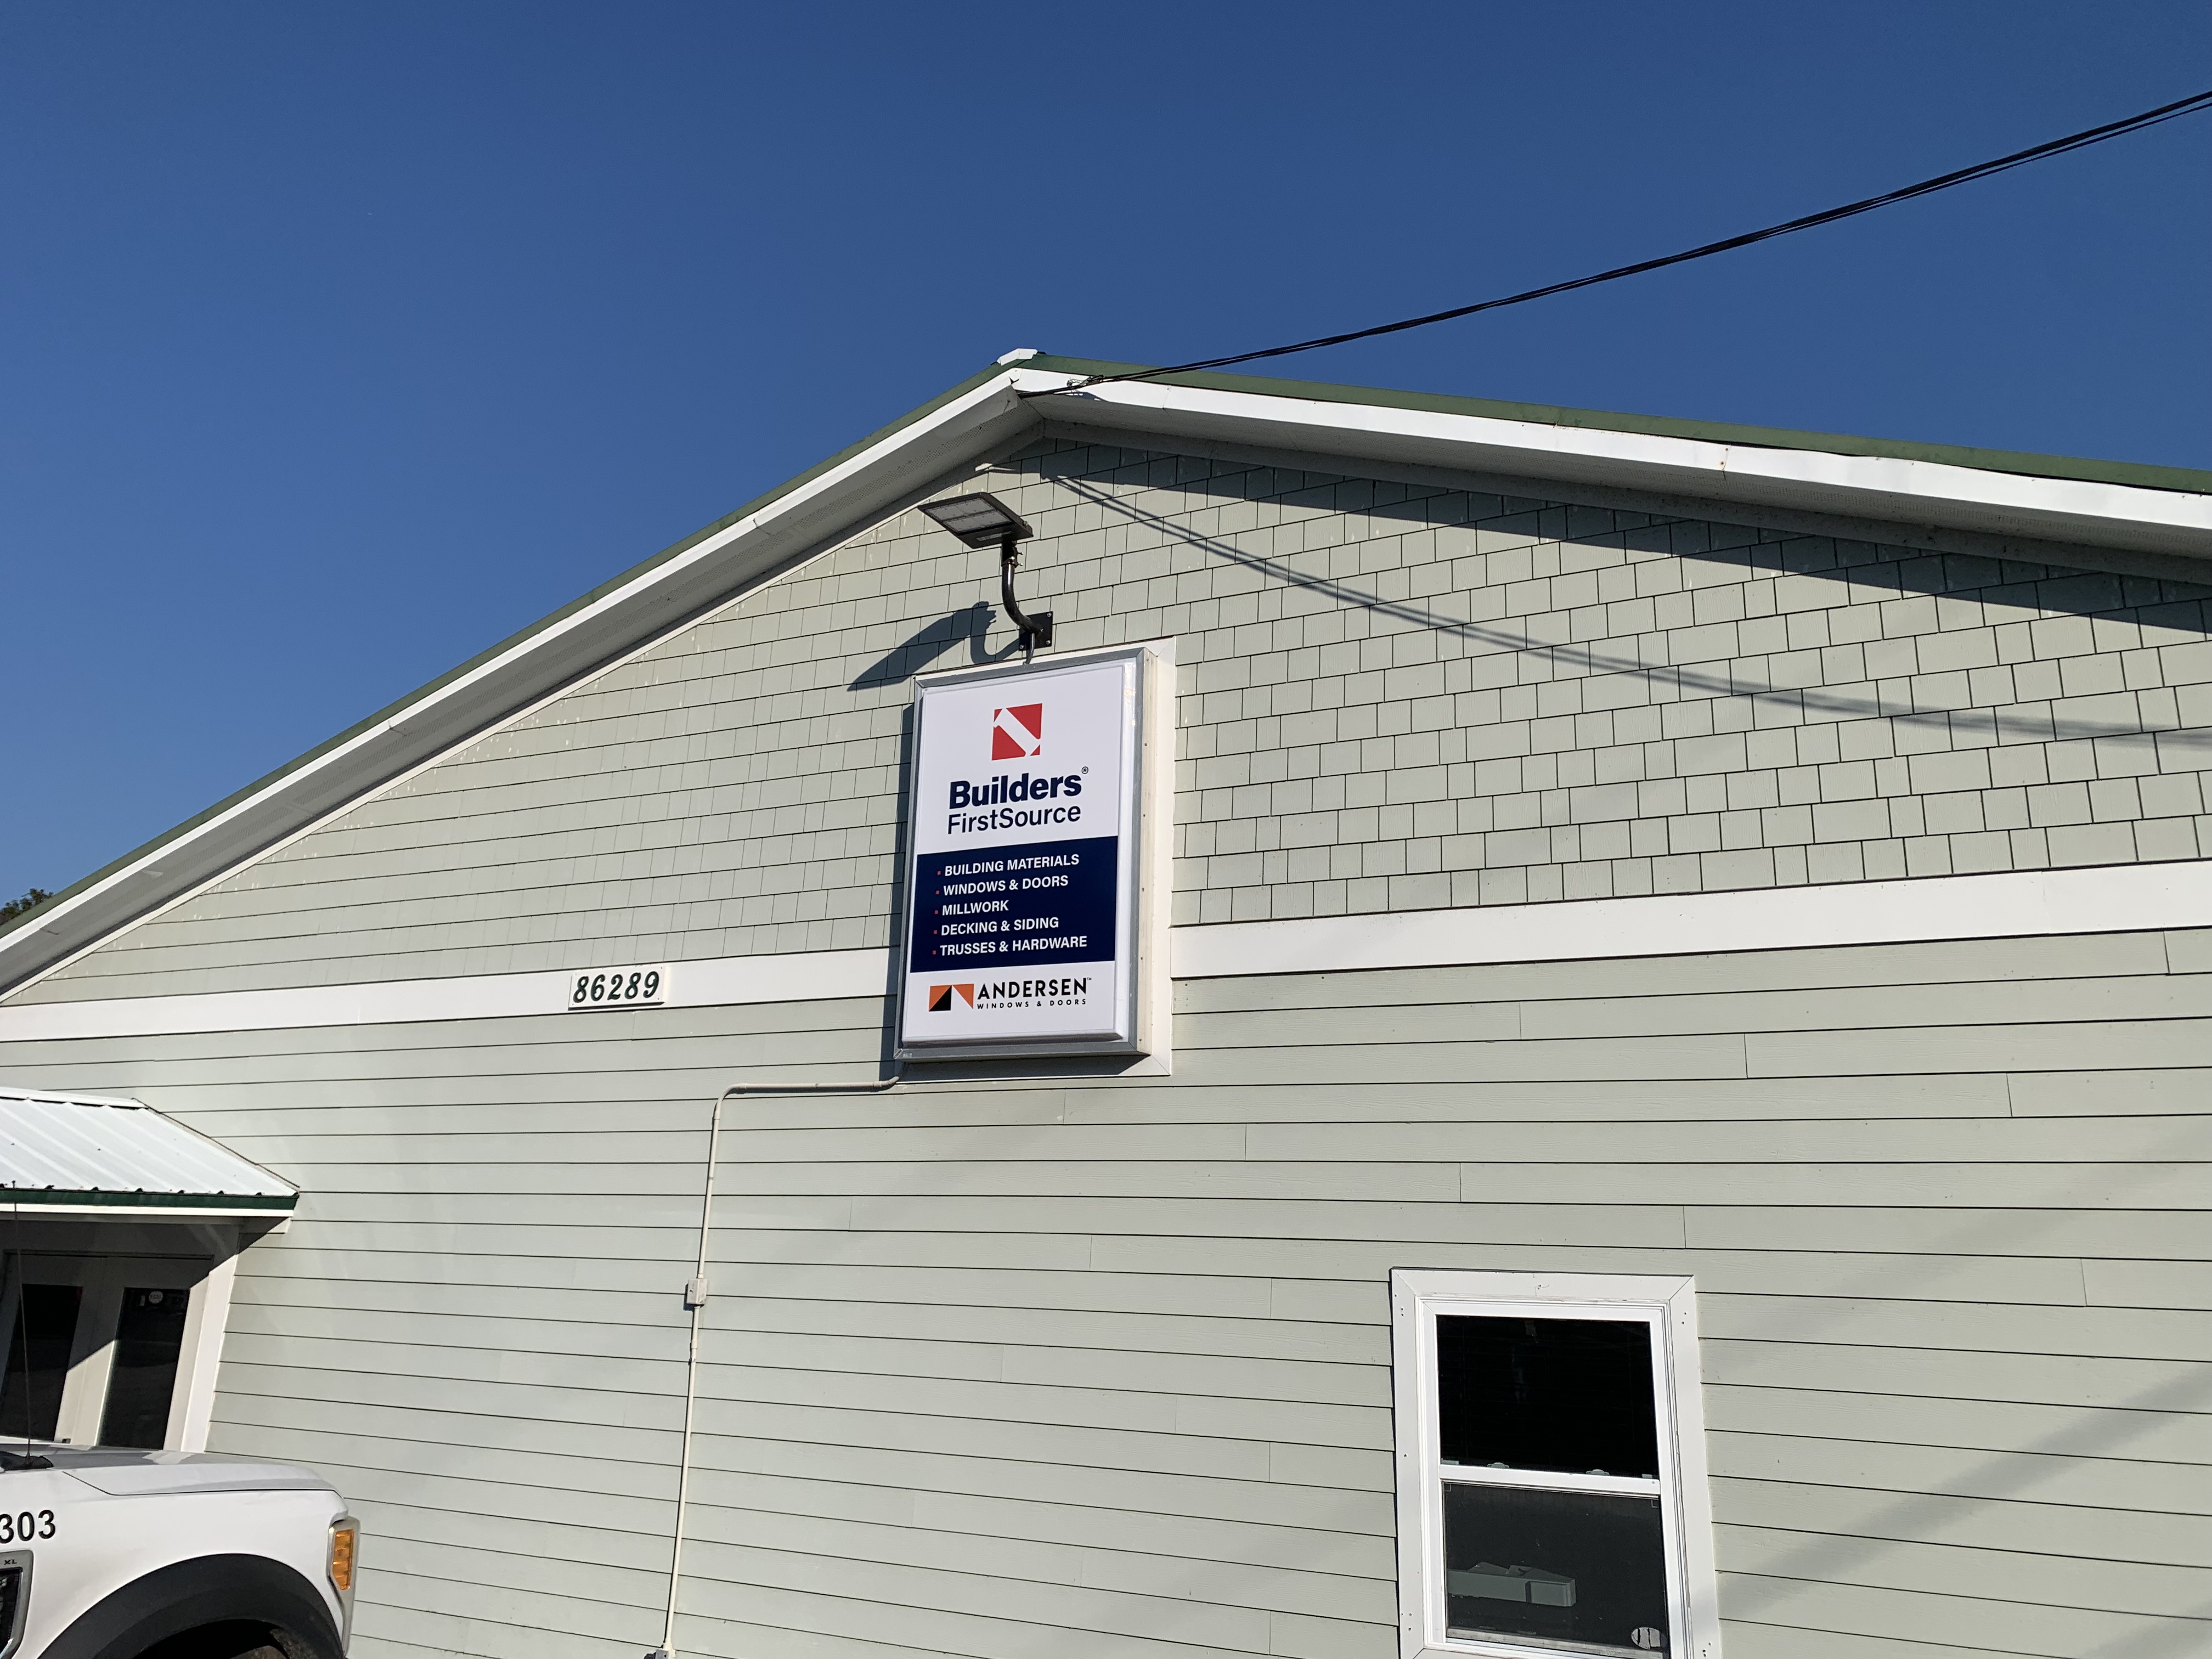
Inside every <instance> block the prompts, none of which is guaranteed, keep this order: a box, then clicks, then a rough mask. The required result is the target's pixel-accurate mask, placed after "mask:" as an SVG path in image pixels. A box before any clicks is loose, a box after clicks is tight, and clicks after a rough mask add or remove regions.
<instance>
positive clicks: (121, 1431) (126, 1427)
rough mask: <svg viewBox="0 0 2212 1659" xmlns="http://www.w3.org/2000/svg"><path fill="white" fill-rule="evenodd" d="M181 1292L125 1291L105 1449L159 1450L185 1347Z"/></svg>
mask: <svg viewBox="0 0 2212 1659" xmlns="http://www.w3.org/2000/svg"><path fill="white" fill-rule="evenodd" d="M185 1299H186V1297H185V1292H184V1291H151V1290H149V1291H141V1290H126V1291H124V1292H123V1317H122V1319H121V1320H120V1321H119V1322H118V1323H117V1325H116V1328H115V1366H114V1369H113V1370H111V1371H109V1372H108V1374H107V1409H106V1411H105V1412H103V1413H101V1414H100V1444H101V1445H103V1446H143V1447H145V1448H147V1449H149V1450H152V1451H158V1450H160V1449H161V1442H162V1441H163V1440H165V1439H167V1437H168V1433H169V1395H170V1394H171V1393H172V1392H173V1390H174V1389H175V1388H176V1386H177V1359H178V1357H179V1355H180V1354H182V1353H183V1352H184V1347H185Z"/></svg>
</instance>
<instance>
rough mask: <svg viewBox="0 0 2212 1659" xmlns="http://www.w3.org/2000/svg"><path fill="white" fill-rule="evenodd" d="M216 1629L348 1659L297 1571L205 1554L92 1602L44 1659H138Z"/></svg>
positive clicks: (323, 1607)
mask: <svg viewBox="0 0 2212 1659" xmlns="http://www.w3.org/2000/svg"><path fill="white" fill-rule="evenodd" d="M33 1593H34V1594H35V1590H34V1591H33ZM211 1625H259V1626H266V1627H267V1628H268V1629H270V1631H272V1632H277V1633H278V1634H279V1637H280V1639H279V1641H278V1642H277V1644H276V1645H278V1646H279V1647H281V1648H282V1649H283V1650H284V1651H285V1652H287V1653H295V1652H296V1653H297V1654H298V1655H299V1656H300V1659H343V1655H344V1652H345V1650H344V1647H343V1644H342V1643H341V1641H340V1639H339V1636H338V1630H337V1625H336V1624H335V1623H333V1622H332V1620H331V1611H330V1607H329V1605H328V1604H327V1603H326V1602H325V1601H324V1600H323V1597H322V1595H321V1593H320V1592H319V1591H318V1590H317V1589H316V1588H315V1587H314V1586H313V1584H311V1583H308V1582H307V1580H306V1579H305V1578H303V1577H301V1576H300V1574H299V1573H298V1572H296V1571H294V1570H293V1569H292V1568H290V1567H288V1566H286V1565H284V1564H283V1562H281V1561H271V1560H270V1559H268V1558H267V1557H266V1556H260V1555H203V1556H199V1557H197V1558H196V1559H192V1560H190V1561H173V1562H171V1563H170V1564H169V1565H167V1566H166V1567H161V1568H157V1569H156V1570H155V1571H152V1572H149V1573H148V1574H147V1575H146V1576H145V1577H143V1578H139V1579H135V1580H133V1581H132V1582H131V1583H128V1584H125V1585H124V1586H123V1588H122V1589H118V1590H115V1591H113V1592H112V1593H111V1594H110V1595H106V1596H105V1597H103V1598H102V1599H101V1600H100V1601H95V1602H94V1603H93V1605H92V1606H90V1607H87V1608H86V1609H85V1610H84V1612H83V1613H82V1614H81V1615H79V1617H78V1618H77V1620H76V1622H75V1623H73V1624H71V1625H70V1627H69V1628H68V1629H67V1630H65V1631H64V1632H62V1633H61V1634H60V1635H59V1636H57V1637H56V1638H54V1639H53V1641H52V1643H50V1644H48V1645H47V1647H46V1651H45V1652H44V1653H43V1654H41V1655H40V1656H39V1659H138V1656H139V1655H140V1654H142V1653H143V1652H144V1651H145V1650H147V1649H148V1648H150V1647H152V1646H153V1645H154V1644H155V1643H156V1642H161V1641H166V1640H167V1639H168V1638H170V1637H173V1636H178V1635H181V1634H182V1633H184V1632H186V1631H193V1630H199V1629H202V1628H204V1627H205V1626H211Z"/></svg>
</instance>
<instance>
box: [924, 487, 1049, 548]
mask: <svg viewBox="0 0 2212 1659" xmlns="http://www.w3.org/2000/svg"><path fill="white" fill-rule="evenodd" d="M921 510H922V511H923V512H925V513H927V514H929V516H930V517H931V518H933V519H934V520H937V522H938V523H939V524H940V525H942V526H945V528H946V529H947V530H949V531H951V532H952V533H953V534H954V535H956V536H957V537H959V538H960V539H961V540H962V541H963V542H965V543H967V544H968V545H969V546H970V547H1001V546H1004V545H1005V544H1006V543H1007V542H1009V541H1017V542H1019V541H1027V540H1028V539H1029V538H1030V537H1031V536H1034V535H1035V534H1036V532H1035V531H1034V530H1031V529H1030V527H1029V526H1028V525H1027V524H1025V523H1024V522H1023V520H1022V515H1021V514H1020V513H1017V512H1015V511H1014V509H1013V508H1012V507H1008V506H1007V505H1006V503H1005V502H1004V501H1000V499H999V498H998V497H997V496H996V495H985V494H983V493H982V492H981V491H978V492H977V493H976V494H975V495H955V496H954V497H953V498H952V499H951V501H925V502H923V503H922V508H921Z"/></svg>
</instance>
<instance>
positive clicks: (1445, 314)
mask: <svg viewBox="0 0 2212 1659" xmlns="http://www.w3.org/2000/svg"><path fill="white" fill-rule="evenodd" d="M2208 105H2212V91H2205V92H2200V93H2198V94H2196V95H2195V96H2194V97H2190V98H2182V99H2178V100H2175V101H2174V102H2172V103H2171V104H2160V106H2158V107H2157V108H2156V109H2147V110H2144V111H2143V112H2142V113H2141V114H2138V115H2130V116H2129V117H2128V118H2126V119H2125V120H2121V121H2108V122H2106V124H2105V125H2103V126H2100V127H2091V128H2089V129H2088V130H2087V131H2083V132H2076V133H2074V134H2071V135H2070V136H2069V137H2064V138H2053V139H2051V141H2050V142H2049V143H2042V144H2037V145H2035V146H2034V147H2033V149H2022V150H2015V151H2014V152H2013V153H2012V154H2011V155H2000V156H1998V157H1997V158H1996V160H1995V161H1979V162H1977V163H1975V165H1973V166H1972V167H1960V169H1959V170H1958V171H1957V172H1956V173H1939V174H1938V175H1937V176H1936V177H1935V178H1933V179H1922V180H1921V181H1920V182H1919V183H1918V184H1917V185H1905V187H1904V188H1903V189H1902V190H1893V191H1886V192H1884V193H1883V194H1881V195H1880V196H1869V197H1867V198H1866V199H1865V200H1864V201H1860V202H1850V203H1846V204H1844V206H1842V207H1832V208H1830V209H1828V210H1826V212H1822V213H1808V214H1807V215H1806V216H1804V217H1803V218H1802V219H1791V220H1790V221H1788V222H1786V223H1784V224H1778V225H1769V226H1768V227H1767V228H1765V229H1764V230H1753V231H1747V232H1745V233H1744V234H1742V235H1741V236H1730V237H1729V238H1727V239H1726V240H1723V241H1718V242H1707V243H1706V244H1705V246H1702V247H1693V248H1686V249H1684V250H1683V251H1682V252H1680V253H1669V254H1667V255H1666V256H1664V257H1663V258H1657V259H1639V260H1638V261H1637V263H1636V264H1632V265H1616V266H1614V267H1613V269H1612V270H1601V271H1599V272H1598V273H1597V274H1596V275H1595V276H1577V277H1576V278H1574V279H1573V280H1572V281H1571V282H1565V283H1547V284H1546V285H1545V286H1544V287H1542V288H1532V289H1526V290H1524V291H1523V292H1522V293H1519V294H1508V295H1505V296H1504V298H1502V299H1497V300H1483V301H1478V302H1477V303H1476V304H1474V305H1471V306H1455V307H1453V308H1452V309H1451V310H1449V311H1432V312H1431V313H1429V314H1428V315H1427V316H1425V317H1408V318H1407V319H1405V320H1404V321H1402V322H1396V323H1378V324H1377V325H1375V326H1374V327H1373V328H1356V329H1354V330H1352V331H1351V332H1350V333H1349V334H1325V335H1323V336H1322V337H1321V338H1319V339H1317V340H1301V341H1299V342H1298V343H1297V344H1296V345H1279V346H1268V347H1266V348H1265V349H1261V350H1259V351H1240V352H1237V354H1236V355H1235V356H1228V357H1206V358H1203V359H1201V360H1200V361H1199V362H1194V363H1176V364H1173V365H1172V366H1170V367H1169V368H1139V369H1132V370H1131V371H1130V372H1129V373H1127V374H1093V375H1091V377H1090V378H1089V379H1088V380H1078V381H1076V382H1075V383H1074V385H1073V386H1068V387H1066V388H1065V389H1066V390H1067V391H1071V392H1073V391H1078V390H1080V389H1081V388H1082V387H1084V386H1103V385H1105V384H1107V383H1109V382H1111V381H1115V380H1154V379H1157V378H1158V376H1160V375H1163V374H1188V373H1190V372H1191V371H1193V370H1195V369H1201V368H1228V367H1229V366H1230V365H1231V363H1249V362H1255V361H1256V360H1258V359H1259V358H1261V357H1287V356H1290V355H1291V353H1292V352H1294V351H1314V350H1317V349H1319V348H1321V347H1322V346H1333V345H1343V344H1345V343H1346V342H1348V341H1352V340H1371V339H1373V338H1374V337H1376V335H1378V334H1401V333H1403V332H1404V331H1406V330H1407V329H1409V328H1426V327H1427V326H1428V325H1430V324H1431V323H1448V322H1449V321H1451V320H1452V319H1454V318H1455V317H1472V316H1474V313H1476V312H1478V311H1496V310H1498V308H1499V307H1503V306H1517V305H1521V304H1523V303H1525V302H1526V301H1530V300H1541V299H1545V298H1547V297H1548V296H1549V295H1554V294H1565V293H1568V292H1570V291H1571V290H1572V289H1578V288H1593V287H1595V285H1596V284H1598V283H1612V282H1618V281H1619V280H1620V278H1622V277H1623V276H1641V275H1642V274H1643V273H1644V272H1645V271H1647V270H1663V269H1665V268H1666V267H1667V266H1668V265H1679V264H1685V263H1686V262H1687V261H1689V260H1692V259H1702V258H1705V257H1706V256H1707V255H1708V254H1713V253H1726V252H1729V250H1730V249H1731V248H1739V247H1749V246H1751V245H1752V244H1753V243H1754V242H1765V241H1771V240H1773V239H1774V238H1775V237H1777V236H1787V235H1789V234H1790V233H1791V232H1792V231H1798V230H1810V229H1812V228H1814V226H1815V225H1832V224H1834V223H1835V222H1837V221H1838V219H1850V218H1853V217H1855V216H1857V215H1859V214H1862V213H1871V212H1873V211H1874V210H1875V209H1876V208H1883V207H1887V206H1889V205H1890V204H1891V203H1893V202H1909V201H1911V199H1912V198H1913V197H1916V196H1931V195H1933V194H1935V192H1936V191H1939V190H1948V189H1950V188H1951V186H1952V185H1967V184H1972V183H1973V181H1974V180H1976V179H1987V178H1990V177H1992V176H1994V175H1995V174H1997V173H2008V172H2010V171H2011V170H2012V169H2013V168H2014V167H2026V166H2027V164H2028V163H2029V162H2030V161H2042V160H2044V159H2045V157H2047V156H2052V155H2065V154H2066V153H2067V151H2069V150H2075V149H2087V147H2088V146H2089V145H2091V144H2100V143H2103V142H2104V141H2105V140H2106V139H2107V138H2118V137H2120V136H2121V135H2122V134H2124V133H2130V132H2140V131H2142V130H2143V129H2144V128H2145V127H2154V126H2156V125H2159V124H2160V122H2164V121H2171V120H2172V119H2174V118H2176V117H2178V116H2183V115H2189V114H2193V113H2194V112H2197V111H2198V110H2201V109H2203V108H2205V107H2206V106H2208ZM1029 395H1030V396H1050V395H1052V394H1050V393H1030V394H1029Z"/></svg>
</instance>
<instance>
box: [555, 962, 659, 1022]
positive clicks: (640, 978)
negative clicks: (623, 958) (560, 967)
mask: <svg viewBox="0 0 2212 1659" xmlns="http://www.w3.org/2000/svg"><path fill="white" fill-rule="evenodd" d="M667 990H668V969H666V968H665V967H656V968H603V969H593V970H592V971H591V972H589V973H583V974H571V975H568V1009H569V1012H572V1013H574V1012H582V1011H584V1010H586V1009H591V1008H651V1007H654V1006H658V1005H659V1003H660V1002H661V1001H662V1000H664V998H665V995H666V993H667Z"/></svg>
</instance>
